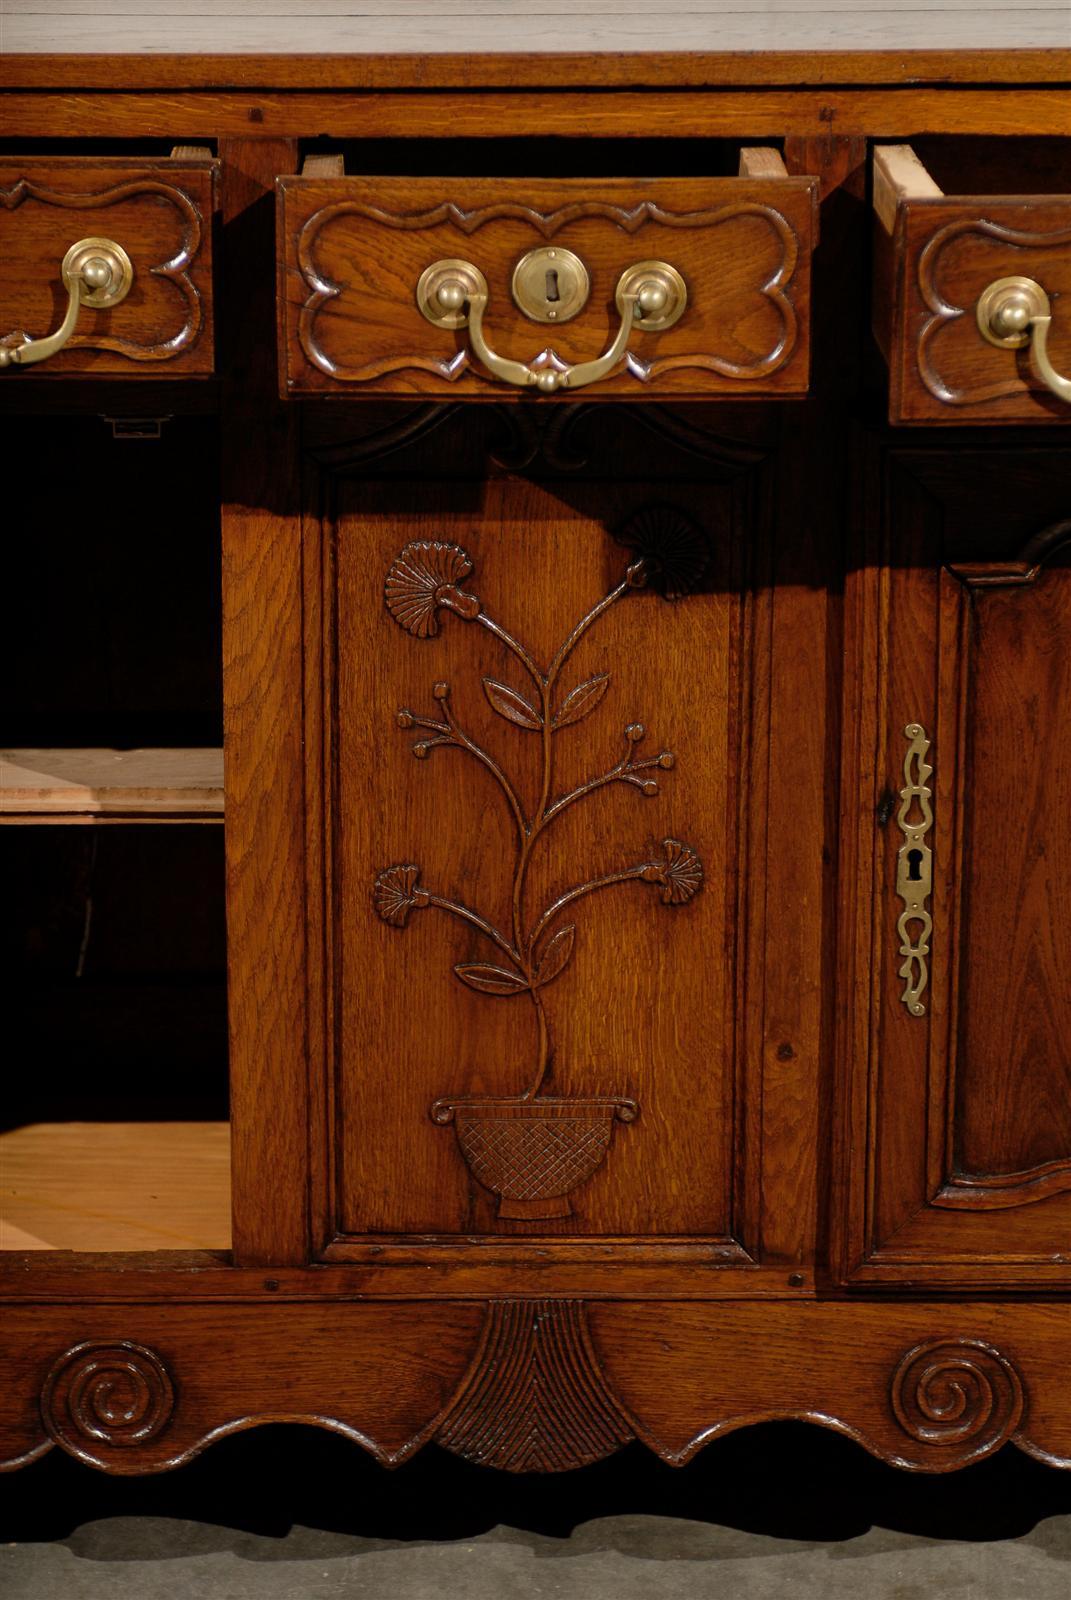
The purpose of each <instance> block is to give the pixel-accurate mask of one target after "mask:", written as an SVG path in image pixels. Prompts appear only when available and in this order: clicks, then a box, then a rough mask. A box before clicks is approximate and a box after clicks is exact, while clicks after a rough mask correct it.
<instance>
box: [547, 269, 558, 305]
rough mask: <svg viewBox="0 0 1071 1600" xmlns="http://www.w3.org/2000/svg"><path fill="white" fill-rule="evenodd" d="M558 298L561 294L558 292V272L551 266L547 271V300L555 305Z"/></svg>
mask: <svg viewBox="0 0 1071 1600" xmlns="http://www.w3.org/2000/svg"><path fill="white" fill-rule="evenodd" d="M560 299H561V295H560V293H559V292H558V272H557V269H556V268H555V267H551V269H550V271H549V272H548V273H547V300H548V301H549V302H550V304H551V305H555V304H557V302H558V301H559V300H560Z"/></svg>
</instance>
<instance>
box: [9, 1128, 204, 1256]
mask: <svg viewBox="0 0 1071 1600" xmlns="http://www.w3.org/2000/svg"><path fill="white" fill-rule="evenodd" d="M230 1187H231V1182H230V1129H229V1126H228V1124H227V1123H226V1122H47V1123H33V1124H31V1125H29V1126H28V1127H24V1128H14V1129H11V1130H10V1131H9V1132H6V1133H0V1250H189V1249H195V1250H226V1249H228V1248H229V1246H230V1232H231V1225H230V1224H231V1217H230V1207H231V1200H230Z"/></svg>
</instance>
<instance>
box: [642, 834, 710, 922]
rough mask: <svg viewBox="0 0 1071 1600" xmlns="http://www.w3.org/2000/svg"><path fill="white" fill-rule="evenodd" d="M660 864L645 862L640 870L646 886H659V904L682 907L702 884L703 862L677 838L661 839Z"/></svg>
mask: <svg viewBox="0 0 1071 1600" xmlns="http://www.w3.org/2000/svg"><path fill="white" fill-rule="evenodd" d="M662 849H663V850H664V851H665V854H666V859H665V860H664V861H649V862H648V863H647V865H646V866H645V867H644V869H643V877H644V880H645V881H646V882H647V883H660V884H661V885H662V904H663V905H665V906H683V905H685V904H686V903H687V902H688V901H689V900H691V899H692V898H693V896H695V895H696V894H698V893H699V890H700V888H701V887H702V884H703V863H702V862H701V861H700V859H699V857H698V856H697V855H696V853H695V851H694V850H693V849H692V848H691V846H690V845H687V844H682V843H681V841H680V840H679V839H663V840H662Z"/></svg>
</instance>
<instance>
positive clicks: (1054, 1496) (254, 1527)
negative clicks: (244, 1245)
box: [0, 1427, 1071, 1600]
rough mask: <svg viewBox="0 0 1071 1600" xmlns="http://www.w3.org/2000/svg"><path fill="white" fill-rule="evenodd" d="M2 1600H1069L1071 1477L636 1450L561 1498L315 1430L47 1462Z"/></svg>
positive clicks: (9, 1561) (738, 1448)
mask: <svg viewBox="0 0 1071 1600" xmlns="http://www.w3.org/2000/svg"><path fill="white" fill-rule="evenodd" d="M0 1540H2V1544H0V1595H2V1596H3V1600H51V1597H53V1596H55V1597H57V1600H58V1597H63V1600H68V1597H69V1600H113V1597H124V1596H130V1597H131V1600H134V1597H136V1600H193V1597H196V1600H217V1597H218V1600H247V1597H248V1600H253V1597H254V1596H255V1597H256V1600H333V1597H335V1596H342V1595H345V1596H362V1597H364V1596H367V1597H368V1600H431V1597H433V1596H434V1597H436V1600H440V1597H447V1600H452V1597H454V1596H457V1597H458V1600H462V1597H463V1600H544V1597H546V1600H551V1597H554V1600H558V1597H574V1596H575V1597H577V1600H677V1597H685V1596H687V1597H689V1600H692V1597H695V1600H705V1597H707V1596H711V1597H714V1596H718V1597H720V1596H726V1597H732V1600H759V1597H768V1596H786V1597H787V1596H791V1597H792V1600H810V1597H812V1596H813V1597H821V1600H842V1597H845V1600H846V1597H848V1596H851V1597H852V1600H856V1597H863V1600H1019V1597H1022V1600H1071V1473H1057V1472H1054V1471H1051V1470H1050V1469H1048V1468H1044V1467H1042V1466H1040V1465H1039V1464H1038V1463H1037V1462H1034V1461H1031V1460H1029V1459H1028V1458H1026V1457H1024V1456H1022V1455H1020V1454H1018V1453H1017V1452H1016V1451H1014V1450H1007V1451H1004V1452H1002V1453H1001V1454H1000V1455H999V1456H997V1457H995V1458H993V1459H992V1460H991V1461H988V1462H984V1463H981V1464H979V1465H978V1466H977V1467H974V1468H971V1469H969V1470H968V1471H966V1472H963V1473H957V1474H954V1475H952V1476H949V1477H941V1478H923V1477H917V1476H914V1475H908V1474H903V1473H898V1472H895V1471H893V1470H892V1469H890V1468H886V1467H883V1466H881V1465H880V1464H879V1463H877V1462H874V1461H872V1460H871V1459H870V1458H869V1457H868V1456H866V1455H865V1454H864V1453H863V1452H862V1451H861V1450H859V1449H858V1448H857V1447H856V1446H854V1445H851V1444H849V1443H848V1442H847V1441H845V1440H842V1439H839V1438H836V1437H835V1436H833V1435H828V1434H823V1433H821V1432H820V1431H819V1430H815V1429H806V1428H797V1427H779V1428H761V1429H753V1430H750V1431H749V1432H748V1433H744V1434H740V1435H735V1436H733V1437H731V1438H729V1439H725V1440H722V1441H719V1442H718V1443H717V1444H715V1445H714V1446H712V1447H710V1448H709V1449H708V1450H707V1451H706V1452H705V1454H704V1455H702V1456H701V1457H699V1458H698V1460H697V1461H696V1462H694V1463H693V1464H692V1465H691V1466H690V1467H688V1468H686V1469H684V1470H683V1471H680V1472H673V1471H671V1470H670V1469H668V1468H665V1467H663V1466H662V1465H661V1464H660V1463H658V1462H656V1461H654V1460H653V1459H652V1458H651V1457H650V1456H648V1455H647V1454H646V1453H645V1452H643V1451H642V1450H640V1449H639V1448H638V1447H633V1448H630V1449H629V1450H628V1451H625V1452H623V1453H622V1455H621V1456H619V1457H617V1458H615V1459H614V1460H613V1461H611V1462H605V1463H602V1464H601V1465H600V1466H598V1467H594V1468H591V1469H588V1470H587V1471H584V1472H580V1473H572V1474H568V1475H565V1476H563V1477H561V1478H556V1479H549V1480H548V1479H528V1478H513V1479H508V1478H503V1477H502V1476H500V1475H499V1474H495V1473H489V1472H483V1471H481V1470H479V1469H476V1468H472V1467H468V1466H466V1465H465V1464H464V1463H461V1462H457V1461H455V1460H453V1459H452V1458H451V1457H448V1456H445V1455H443V1454H441V1453H440V1452H438V1451H434V1450H433V1451H430V1452H426V1453H425V1455H424V1456H422V1457H420V1458H418V1459H417V1460H416V1461H415V1462H413V1463H410V1464H409V1465H408V1466H407V1467H404V1468H402V1469H400V1470H399V1471H398V1472H396V1473H393V1474H388V1473H384V1472H381V1471H380V1470H379V1469H378V1468H375V1467H374V1466H373V1465H372V1464H371V1463H369V1462H368V1461H367V1460H366V1459H365V1458H364V1457H363V1456H362V1455H361V1454H360V1452H359V1451H357V1450H355V1449H354V1448H353V1447H352V1446H349V1445H347V1444H345V1443H344V1442H343V1441H341V1440H338V1439H335V1438H333V1437H332V1436H330V1435H321V1434H315V1433H313V1432H312V1431H311V1430H304V1429H293V1430H283V1429H279V1428H271V1429H264V1430H260V1432H259V1433H253V1434H248V1435H244V1436H242V1437H240V1438H236V1439H232V1440H228V1441H225V1442H224V1443H223V1444H221V1445H219V1446H217V1447H216V1448H215V1450H214V1451H211V1452H209V1453H208V1454H207V1455H206V1456H205V1457H203V1458H202V1459H201V1460H200V1461H199V1462H196V1463H194V1464H193V1465H192V1466H190V1467H187V1468H184V1469H183V1470H182V1471H180V1472H177V1473H172V1474H168V1475H166V1476H164V1477H160V1478H154V1479H128V1480H122V1479H108V1478H103V1477H101V1476H100V1475H99V1474H96V1473H93V1472H90V1471H87V1470H86V1469H84V1468H81V1467H78V1466H77V1465H76V1464H75V1463H73V1462H71V1461H69V1460H67V1459H66V1458H64V1457H61V1456H59V1454H58V1453H57V1452H53V1454H52V1455H51V1456H49V1457H47V1458H46V1459H45V1460H44V1461H41V1462H39V1463H38V1464H37V1465H36V1466H34V1467H32V1468H30V1469H28V1470H26V1471H25V1472H23V1473H20V1474H16V1475H14V1476H13V1477H12V1478H10V1479H8V1480H7V1481H6V1483H4V1484H3V1486H2V1487H0Z"/></svg>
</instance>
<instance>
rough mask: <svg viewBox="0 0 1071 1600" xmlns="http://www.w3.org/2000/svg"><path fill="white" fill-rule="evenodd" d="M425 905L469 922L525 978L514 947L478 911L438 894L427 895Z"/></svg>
mask: <svg viewBox="0 0 1071 1600" xmlns="http://www.w3.org/2000/svg"><path fill="white" fill-rule="evenodd" d="M427 903H428V905H429V906H438V908H439V910H440V911H449V913H450V915H451V916H452V917H460V918H461V920H462V921H463V922H470V923H471V924H472V926H473V927H474V928H478V929H479V930H480V932H481V933H482V934H484V935H485V937H486V938H488V939H492V940H493V941H494V943H495V944H497V945H498V947H499V949H500V950H504V951H505V953H506V955H508V956H509V958H510V960H511V961H512V962H513V964H514V966H515V967H518V968H519V969H520V970H521V971H522V972H524V974H525V977H527V976H528V972H527V970H526V967H525V963H524V960H523V958H522V957H521V954H520V952H519V950H516V949H515V948H514V946H513V945H511V944H510V942H509V940H508V939H507V938H506V936H505V935H504V934H501V933H499V931H498V929H497V928H496V927H494V926H493V924H492V923H490V922H488V921H487V920H486V918H485V917H481V916H480V914H479V912H478V911H471V910H470V909H469V907H468V906H463V905H461V903H460V902H459V901H457V900H444V899H443V898H442V896H441V895H438V894H429V895H428V901H427Z"/></svg>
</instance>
